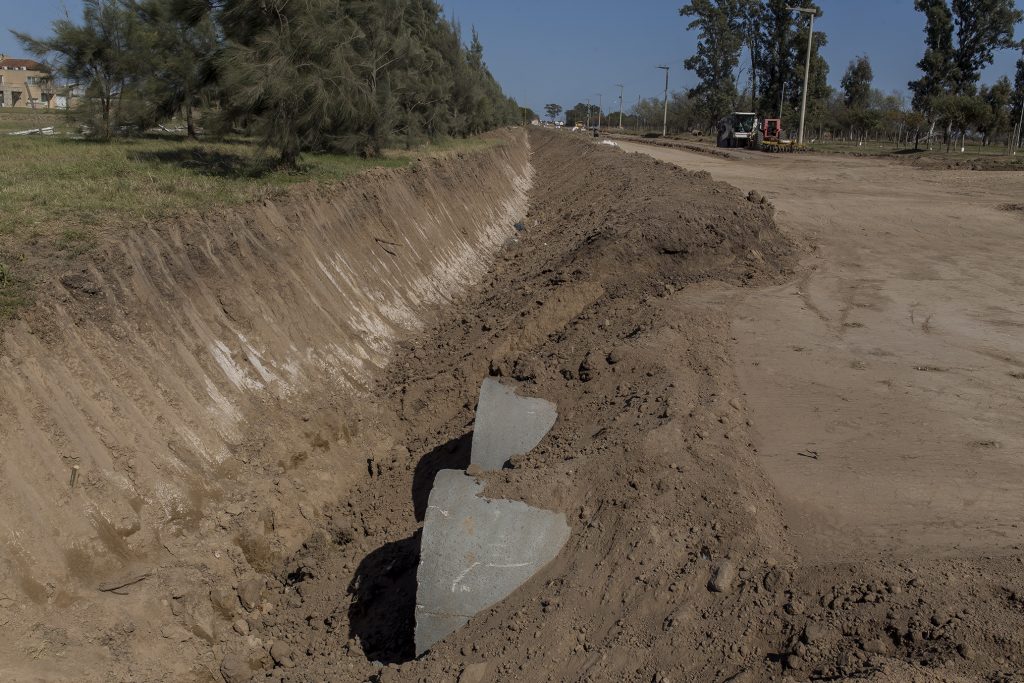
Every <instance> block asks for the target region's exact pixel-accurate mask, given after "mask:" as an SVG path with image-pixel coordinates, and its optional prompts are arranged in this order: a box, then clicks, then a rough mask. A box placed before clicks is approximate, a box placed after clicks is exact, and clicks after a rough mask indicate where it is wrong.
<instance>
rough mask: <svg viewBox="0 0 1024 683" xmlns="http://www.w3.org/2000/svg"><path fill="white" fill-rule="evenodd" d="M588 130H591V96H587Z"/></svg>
mask: <svg viewBox="0 0 1024 683" xmlns="http://www.w3.org/2000/svg"><path fill="white" fill-rule="evenodd" d="M587 130H590V98H589V97H588V98H587Z"/></svg>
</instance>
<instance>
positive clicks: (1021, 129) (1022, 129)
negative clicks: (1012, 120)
mask: <svg viewBox="0 0 1024 683" xmlns="http://www.w3.org/2000/svg"><path fill="white" fill-rule="evenodd" d="M1022 134H1024V100H1021V101H1020V123H1018V124H1017V131H1016V134H1015V136H1014V138H1013V156H1017V150H1018V149H1019V148H1020V138H1021V136H1022Z"/></svg>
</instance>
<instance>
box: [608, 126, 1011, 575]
mask: <svg viewBox="0 0 1024 683" xmlns="http://www.w3.org/2000/svg"><path fill="white" fill-rule="evenodd" d="M622 147H623V148H625V149H626V150H627V151H637V152H644V153H647V154H650V155H652V156H654V157H656V158H658V159H661V160H664V161H669V162H672V163H676V164H679V165H681V166H684V167H686V168H690V169H704V170H707V171H710V172H711V173H712V175H713V176H714V177H715V178H716V179H720V180H725V181H727V182H729V183H732V184H734V185H737V186H738V187H740V188H741V189H743V190H752V189H756V190H758V191H760V192H762V193H764V194H765V195H767V196H768V197H769V198H770V200H771V201H772V202H774V203H775V205H776V206H777V208H778V213H777V216H776V218H777V220H778V222H779V225H780V227H781V228H782V229H783V231H785V232H787V233H789V234H790V235H791V236H793V237H794V238H795V239H796V240H797V241H799V242H803V243H805V244H806V245H807V246H808V255H807V256H806V257H805V260H804V265H805V267H806V268H805V270H804V271H803V272H804V275H803V276H802V277H801V278H799V279H798V280H797V281H795V282H793V283H790V284H787V285H785V286H780V287H774V288H769V289H764V290H758V291H755V292H752V293H751V294H750V295H749V296H745V297H744V298H742V300H741V301H740V302H739V303H737V305H736V307H735V311H734V319H733V337H734V342H733V343H734V345H735V348H734V349H733V350H734V353H735V355H736V359H737V364H738V369H737V372H738V376H739V380H740V384H741V388H742V389H743V390H744V391H745V393H746V395H747V401H748V403H749V406H750V409H751V411H752V415H753V422H754V428H755V430H754V431H755V439H756V442H755V443H756V445H757V446H758V447H759V452H760V456H761V458H760V459H761V463H762V465H763V467H764V468H765V469H766V470H767V472H768V473H769V476H770V478H771V479H772V481H773V483H774V484H775V486H776V488H777V491H778V495H779V498H780V500H781V502H782V504H783V507H784V509H785V512H786V517H787V522H788V524H789V527H790V532H791V534H792V537H793V541H794V543H795V544H796V545H797V547H798V549H799V551H800V552H801V555H802V556H803V557H804V558H805V560H808V561H822V562H829V561H837V560H856V559H859V558H865V559H866V558H868V557H873V556H878V555H886V556H890V557H891V556H896V557H901V556H911V555H913V556H916V557H919V558H920V557H927V556H943V557H965V558H969V557H977V556H979V555H987V554H994V555H1000V554H1003V553H1005V552H1006V551H1010V550H1012V549H1013V548H1014V547H1017V548H1018V549H1019V547H1020V546H1021V545H1022V544H1024V522H1022V520H1021V500H1022V499H1024V424H1022V422H1021V420H1020V415H1021V409H1022V407H1024V401H1022V397H1021V391H1022V389H1024V336H1022V334H1021V331H1022V330H1024V298H1022V296H1021V292H1022V286H1024V276H1022V273H1021V269H1020V265H1021V253H1022V252H1024V213H1021V212H1020V211H1019V210H1018V211H1010V210H1006V208H1000V207H1001V206H1002V205H1005V204H1007V203H1011V202H1014V201H1019V198H1020V197H1021V196H1024V174H1014V173H1008V172H963V171H923V170H919V169H915V168H911V167H909V166H906V165H902V164H898V163H894V162H889V161H880V160H872V159H862V158H846V157H839V156H817V155H815V156H810V155H805V156H783V157H770V156H767V155H754V154H743V153H741V154H740V155H739V157H740V158H738V159H723V158H718V157H711V156H705V155H701V154H695V153H692V152H686V151H682V150H674V149H665V148H656V147H651V146H647V145H638V144H631V143H623V144H622Z"/></svg>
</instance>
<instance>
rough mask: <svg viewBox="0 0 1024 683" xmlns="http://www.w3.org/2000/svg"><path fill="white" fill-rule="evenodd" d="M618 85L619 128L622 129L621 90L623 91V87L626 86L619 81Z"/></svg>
mask: <svg viewBox="0 0 1024 683" xmlns="http://www.w3.org/2000/svg"><path fill="white" fill-rule="evenodd" d="M618 87H619V130H622V91H623V89H624V88H625V87H626V86H624V85H622V84H621V83H619V84H618Z"/></svg>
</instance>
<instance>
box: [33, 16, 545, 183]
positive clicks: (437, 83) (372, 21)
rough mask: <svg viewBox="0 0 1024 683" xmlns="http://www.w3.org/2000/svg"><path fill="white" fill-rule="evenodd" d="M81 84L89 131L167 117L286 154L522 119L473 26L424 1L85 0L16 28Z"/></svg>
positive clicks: (139, 126)
mask: <svg viewBox="0 0 1024 683" xmlns="http://www.w3.org/2000/svg"><path fill="white" fill-rule="evenodd" d="M15 35H16V36H17V38H18V39H19V40H20V41H21V42H22V44H23V45H24V46H25V48H26V49H28V50H29V51H31V52H32V53H34V54H35V55H37V56H39V57H41V58H43V59H45V60H46V61H47V62H48V63H49V64H50V66H51V68H52V69H53V71H54V73H55V75H56V76H58V77H59V78H60V79H62V80H64V81H65V82H67V83H69V84H74V85H77V86H78V89H79V91H80V92H81V95H82V97H81V101H80V103H79V105H78V106H77V107H75V108H74V109H73V110H72V112H71V115H72V116H73V117H75V118H77V119H79V120H80V121H82V122H83V123H84V124H86V130H87V131H88V132H89V133H90V134H91V135H94V136H96V137H99V138H109V137H111V136H114V135H119V134H125V133H129V132H131V131H136V130H146V129H148V128H151V127H152V126H154V125H157V124H160V123H163V122H165V121H167V120H169V119H171V118H173V117H175V116H179V115H180V116H182V117H183V118H184V120H185V125H186V127H187V131H188V134H189V135H190V136H195V135H196V132H197V127H198V126H199V125H200V123H199V122H198V121H197V119H198V118H199V117H200V116H201V125H202V127H203V128H204V129H205V130H208V131H211V132H216V133H224V132H228V131H239V132H244V133H247V134H252V135H256V136H258V137H259V138H260V139H261V140H262V142H263V143H264V144H265V145H267V146H269V147H271V148H273V149H275V150H276V151H277V152H278V153H279V154H280V159H281V163H282V164H284V165H294V164H295V163H296V161H297V160H298V157H299V154H300V153H301V152H302V151H304V150H333V151H341V152H355V153H360V154H364V155H369V156H372V155H376V154H378V153H380V151H381V149H382V148H384V147H385V146H389V145H404V146H411V145H413V144H417V143H420V142H423V141H425V140H427V139H434V138H438V137H445V136H466V135H472V134H476V133H480V132H483V131H486V130H490V129H493V128H496V127H498V126H502V125H508V124H511V123H519V122H521V121H522V120H523V116H524V114H528V112H524V111H523V110H521V109H520V108H519V106H518V105H517V104H516V102H515V101H514V100H512V99H511V98H508V97H506V96H505V95H504V94H503V93H502V91H501V87H500V86H499V85H498V83H497V82H496V81H495V80H494V77H493V76H492V75H491V73H490V71H489V70H488V69H487V66H486V64H485V63H484V60H483V46H482V45H481V44H480V40H479V37H478V36H477V34H476V31H475V30H474V31H473V38H472V42H471V43H470V45H469V46H468V47H467V46H465V45H463V43H462V40H461V28H460V26H459V25H458V24H457V23H456V22H455V21H454V20H448V19H445V18H444V17H443V16H442V15H441V6H440V5H438V3H436V2H434V0H349V1H346V2H339V1H338V0H85V2H84V12H83V16H82V21H81V22H80V23H77V22H74V21H72V20H71V19H60V20H57V21H55V22H53V25H52V34H51V35H50V36H49V37H45V38H35V37H32V36H28V35H25V34H23V33H17V32H15Z"/></svg>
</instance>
